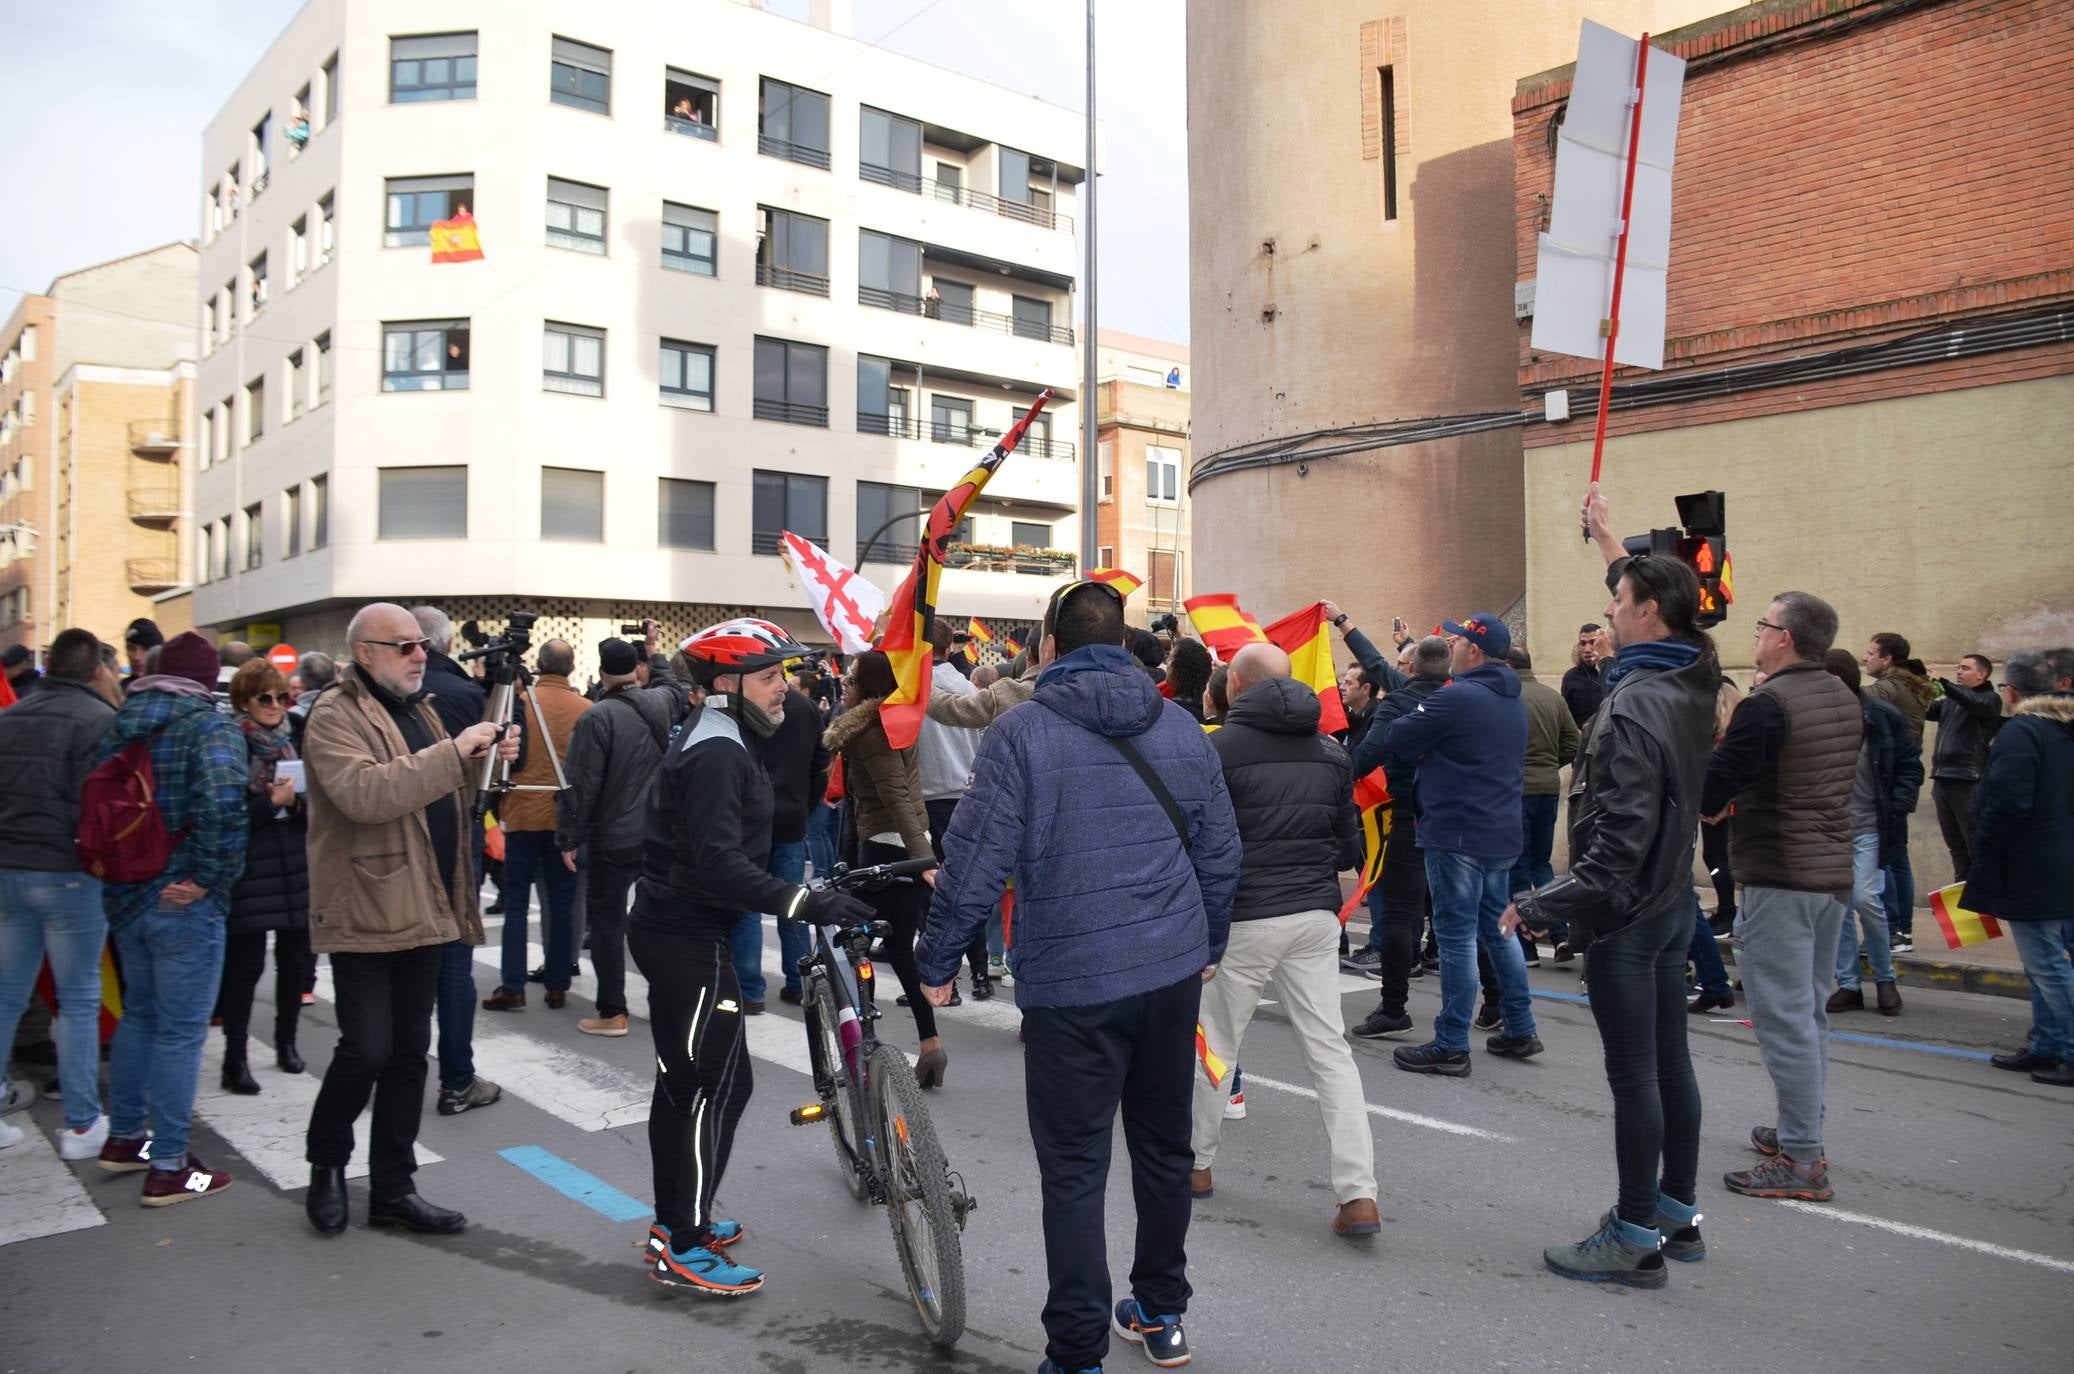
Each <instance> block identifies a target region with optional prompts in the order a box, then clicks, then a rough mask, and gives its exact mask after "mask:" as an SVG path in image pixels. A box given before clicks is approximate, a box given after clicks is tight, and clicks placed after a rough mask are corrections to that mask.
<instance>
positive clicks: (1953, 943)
mask: <svg viewBox="0 0 2074 1374" xmlns="http://www.w3.org/2000/svg"><path fill="white" fill-rule="evenodd" d="M1930 910H1932V911H1933V912H1935V913H1937V926H1938V929H1940V930H1942V931H1943V932H1944V943H1945V945H1946V947H1947V948H1950V949H1964V948H1965V947H1966V946H1967V945H1977V944H1980V943H1981V942H1982V941H1984V940H1992V939H1994V938H1995V937H1996V936H1998V935H2000V934H2001V933H2002V923H2001V922H2000V921H1998V920H1996V919H1995V918H1994V917H1992V916H1990V915H1988V914H1987V913H1986V912H1981V911H1968V910H1967V909H1966V884H1964V883H1953V884H1952V885H1951V886H1950V887H1940V888H1938V889H1937V891H1935V892H1933V893H1931V894H1930Z"/></svg>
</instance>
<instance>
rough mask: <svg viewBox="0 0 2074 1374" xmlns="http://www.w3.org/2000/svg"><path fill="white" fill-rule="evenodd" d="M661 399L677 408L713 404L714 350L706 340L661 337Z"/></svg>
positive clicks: (708, 407) (686, 408)
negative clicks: (662, 338)
mask: <svg viewBox="0 0 2074 1374" xmlns="http://www.w3.org/2000/svg"><path fill="white" fill-rule="evenodd" d="M657 371H658V372H659V374H660V375H661V377H662V401H663V404H664V405H666V406H676V407H677V408H678V409H679V410H711V409H712V408H713V350H712V348H711V347H710V346H708V345H706V344H695V343H679V342H678V341H677V340H675V339H664V340H663V341H662V365H661V366H660V367H659V368H658V369H657Z"/></svg>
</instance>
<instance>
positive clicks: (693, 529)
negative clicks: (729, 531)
mask: <svg viewBox="0 0 2074 1374" xmlns="http://www.w3.org/2000/svg"><path fill="white" fill-rule="evenodd" d="M657 480H658V481H659V483H660V487H659V489H658V490H657V493H656V496H657V500H656V511H657V515H656V530H655V542H656V543H658V544H660V545H662V546H663V547H664V548H666V549H710V548H712V547H713V484H712V483H711V482H687V481H684V480H683V479H681V478H676V477H663V478H659V479H657Z"/></svg>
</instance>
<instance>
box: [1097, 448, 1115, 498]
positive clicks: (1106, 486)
mask: <svg viewBox="0 0 2074 1374" xmlns="http://www.w3.org/2000/svg"><path fill="white" fill-rule="evenodd" d="M1095 464H1096V468H1097V471H1098V473H1099V475H1100V476H1101V479H1102V499H1103V500H1104V501H1107V500H1108V499H1109V498H1110V497H1112V496H1114V495H1116V444H1115V442H1114V441H1113V440H1110V439H1104V440H1103V441H1102V442H1101V443H1099V444H1097V445H1095Z"/></svg>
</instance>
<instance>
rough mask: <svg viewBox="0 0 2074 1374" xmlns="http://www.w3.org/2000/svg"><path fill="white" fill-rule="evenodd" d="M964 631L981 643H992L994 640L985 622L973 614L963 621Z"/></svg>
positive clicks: (992, 633)
mask: <svg viewBox="0 0 2074 1374" xmlns="http://www.w3.org/2000/svg"><path fill="white" fill-rule="evenodd" d="M965 633H966V634H969V635H971V636H972V637H973V639H974V640H976V641H977V642H979V643H981V644H992V643H993V642H994V632H993V631H992V630H990V629H988V628H987V623H986V622H985V621H984V620H981V619H980V618H979V617H978V616H973V617H972V618H971V619H970V620H968V621H966V622H965Z"/></svg>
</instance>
